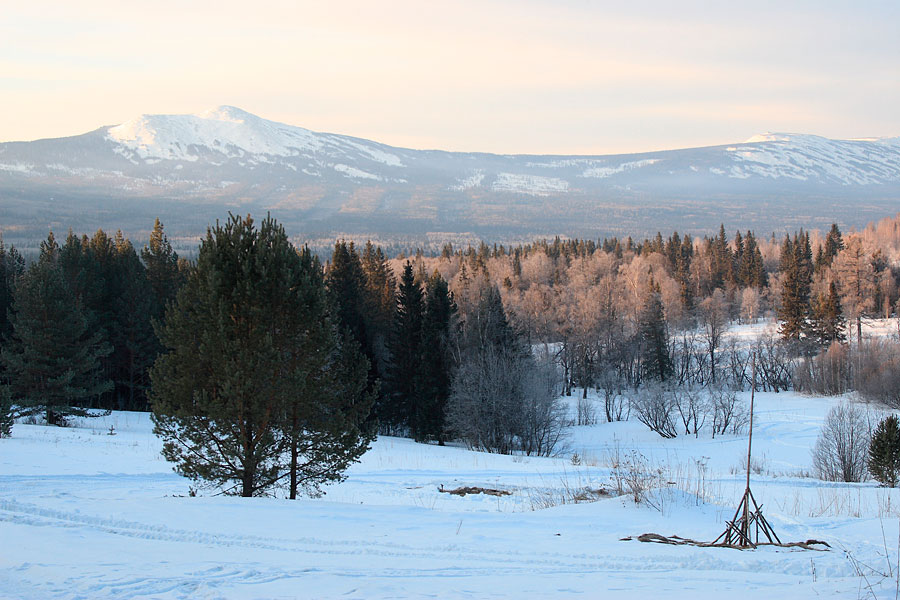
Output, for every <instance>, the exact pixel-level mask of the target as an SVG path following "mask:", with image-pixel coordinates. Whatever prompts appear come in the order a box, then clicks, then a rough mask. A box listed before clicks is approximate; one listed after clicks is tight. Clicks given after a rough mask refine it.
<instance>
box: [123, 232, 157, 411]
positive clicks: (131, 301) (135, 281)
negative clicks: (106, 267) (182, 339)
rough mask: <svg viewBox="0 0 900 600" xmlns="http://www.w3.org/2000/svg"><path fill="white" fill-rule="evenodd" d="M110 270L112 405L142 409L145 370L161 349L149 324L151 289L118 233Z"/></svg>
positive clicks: (144, 404)
mask: <svg viewBox="0 0 900 600" xmlns="http://www.w3.org/2000/svg"><path fill="white" fill-rule="evenodd" d="M113 273H114V274H115V277H116V278H117V279H118V282H119V285H118V291H117V294H116V297H115V298H114V300H113V302H114V304H113V315H114V318H115V323H114V326H113V327H111V329H110V330H111V332H112V338H111V340H110V341H111V342H112V344H113V348H114V355H113V357H112V358H113V359H114V360H113V375H112V378H113V384H114V385H115V400H116V406H117V407H118V408H120V409H122V408H125V409H127V410H146V409H147V408H148V404H147V390H148V388H149V384H150V379H149V369H150V367H151V366H152V365H153V361H155V360H156V356H157V354H158V353H159V351H160V350H161V348H160V346H159V341H158V339H157V337H156V334H155V333H154V332H153V326H152V325H151V318H152V315H153V312H154V308H155V306H154V304H155V303H154V298H153V289H152V287H151V285H150V281H149V279H148V277H147V272H146V268H145V267H144V265H143V264H142V263H141V261H140V259H139V258H138V256H137V253H136V252H135V250H134V247H133V246H132V245H131V242H129V241H128V240H126V239H124V238H122V237H121V236H117V239H116V244H115V258H114V269H113Z"/></svg>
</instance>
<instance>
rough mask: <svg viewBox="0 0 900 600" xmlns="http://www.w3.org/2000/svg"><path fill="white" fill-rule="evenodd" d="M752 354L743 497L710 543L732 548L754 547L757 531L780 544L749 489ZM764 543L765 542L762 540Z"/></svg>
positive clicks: (753, 389) (770, 541) (751, 437)
mask: <svg viewBox="0 0 900 600" xmlns="http://www.w3.org/2000/svg"><path fill="white" fill-rule="evenodd" d="M752 356H753V366H752V374H753V375H752V378H753V381H752V382H751V384H750V435H749V440H748V441H747V488H746V489H745V490H744V497H743V498H741V502H740V504H738V508H737V510H736V511H735V513H734V517H733V518H732V519H731V520H730V521H728V522H727V523H726V525H725V531H723V532H722V534H721V535H720V536H719V537H717V538H716V540H715V541H714V542H713V543H712V545H714V546H731V547H734V548H756V546H758V545H759V533H760V531H762V533H763V535H764V536H765V537H766V539H767V540H768V543H769V544H781V540H780V539H778V536H777V535H776V534H775V530H774V529H772V526H771V525H769V522H768V521H766V518H765V517H764V516H763V514H762V507H761V506H759V505H758V504H757V503H756V498H754V497H753V492H751V491H750V458H751V452H752V450H753V400H754V396H755V395H756V353H755V352H754V353H753V354H752ZM763 543H765V542H763Z"/></svg>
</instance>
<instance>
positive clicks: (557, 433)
mask: <svg viewBox="0 0 900 600" xmlns="http://www.w3.org/2000/svg"><path fill="white" fill-rule="evenodd" d="M556 384H557V375H556V372H555V369H554V367H553V365H552V364H550V363H549V362H543V363H537V361H535V360H534V358H533V357H531V356H527V355H522V354H520V353H518V352H515V351H512V350H510V349H504V348H494V347H486V348H483V349H481V350H479V351H476V352H472V353H471V354H469V355H467V356H465V357H464V358H463V361H462V364H461V365H460V367H459V369H457V372H456V376H455V377H454V379H453V385H452V389H451V393H450V399H449V401H448V406H447V421H448V424H449V425H450V428H451V430H452V431H453V432H454V433H455V434H456V435H457V436H458V437H459V438H460V439H461V440H462V441H463V442H465V444H466V446H467V447H469V448H471V449H476V450H483V451H485V452H494V453H497V454H512V453H513V452H524V453H525V454H527V455H538V456H550V455H551V454H553V452H554V450H555V448H556V446H557V443H558V442H559V441H560V439H561V438H562V434H563V431H564V427H565V425H566V409H565V406H564V405H563V404H562V402H560V400H559V399H558V397H557V396H558V391H559V390H558V389H557V387H558V386H557V385H556Z"/></svg>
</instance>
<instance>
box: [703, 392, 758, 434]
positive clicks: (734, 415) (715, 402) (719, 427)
mask: <svg viewBox="0 0 900 600" xmlns="http://www.w3.org/2000/svg"><path fill="white" fill-rule="evenodd" d="M707 406H709V407H710V410H711V412H712V436H713V437H716V436H717V435H723V434H726V433H733V434H735V435H739V434H741V433H743V431H744V428H745V427H746V426H747V423H749V421H750V412H749V410H747V407H746V405H745V404H744V403H743V402H741V401H740V400H738V397H737V393H735V392H734V391H733V390H729V389H725V388H718V387H715V388H710V390H709V402H708V403H707Z"/></svg>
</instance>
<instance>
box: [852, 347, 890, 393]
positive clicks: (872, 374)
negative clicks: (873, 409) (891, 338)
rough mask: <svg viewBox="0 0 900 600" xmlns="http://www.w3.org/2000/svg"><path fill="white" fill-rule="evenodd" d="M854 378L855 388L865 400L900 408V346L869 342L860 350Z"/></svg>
mask: <svg viewBox="0 0 900 600" xmlns="http://www.w3.org/2000/svg"><path fill="white" fill-rule="evenodd" d="M854 362H857V364H858V367H857V372H856V376H855V378H854V379H855V380H854V384H855V387H856V390H857V391H858V392H859V393H860V395H861V396H862V397H863V398H865V399H866V400H871V401H873V402H880V403H882V404H885V405H887V406H890V407H892V408H900V345H898V344H897V343H896V342H887V341H870V342H866V343H865V344H863V346H862V347H861V348H860V349H859V358H858V359H857V361H854Z"/></svg>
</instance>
